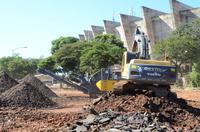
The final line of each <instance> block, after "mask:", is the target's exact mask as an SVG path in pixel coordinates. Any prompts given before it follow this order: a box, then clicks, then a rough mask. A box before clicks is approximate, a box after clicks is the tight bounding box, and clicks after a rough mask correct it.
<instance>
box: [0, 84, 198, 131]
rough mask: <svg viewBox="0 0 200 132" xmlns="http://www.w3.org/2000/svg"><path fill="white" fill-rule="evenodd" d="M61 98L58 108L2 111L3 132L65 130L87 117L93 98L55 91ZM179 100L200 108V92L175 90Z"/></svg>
mask: <svg viewBox="0 0 200 132" xmlns="http://www.w3.org/2000/svg"><path fill="white" fill-rule="evenodd" d="M52 90H53V91H54V92H55V93H56V94H57V95H58V96H60V98H53V100H54V101H56V102H57V103H58V106H57V107H54V108H47V109H31V110H30V109H29V110H27V109H23V108H17V109H14V108H0V132H1V131H12V132H13V131H20V132H21V131H22V132H23V131H61V130H62V131H63V130H65V128H66V127H67V126H69V124H70V123H72V122H73V120H75V119H80V118H83V117H84V116H85V115H86V114H85V113H84V110H83V106H85V105H87V104H90V103H91V101H92V100H91V99H90V98H89V96H88V95H86V94H83V93H82V92H79V91H76V90H70V89H60V88H52ZM175 91H176V93H177V96H178V97H179V98H183V99H186V100H187V102H188V104H189V105H191V106H193V107H196V108H200V91H197V90H193V91H191V90H190V91H189V90H175Z"/></svg>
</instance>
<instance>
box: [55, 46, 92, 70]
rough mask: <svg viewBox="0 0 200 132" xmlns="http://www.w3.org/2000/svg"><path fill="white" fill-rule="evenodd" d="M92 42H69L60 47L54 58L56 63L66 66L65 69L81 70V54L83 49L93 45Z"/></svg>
mask: <svg viewBox="0 0 200 132" xmlns="http://www.w3.org/2000/svg"><path fill="white" fill-rule="evenodd" d="M91 46H92V43H90V42H77V43H73V44H67V45H65V46H63V47H62V48H60V49H59V50H58V51H57V52H55V54H54V55H53V58H54V59H55V61H56V63H57V64H58V65H60V66H62V67H63V68H64V70H65V71H76V72H79V64H80V60H79V58H80V56H81V52H82V51H83V49H85V48H87V47H91Z"/></svg>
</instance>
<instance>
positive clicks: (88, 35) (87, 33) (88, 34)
mask: <svg viewBox="0 0 200 132" xmlns="http://www.w3.org/2000/svg"><path fill="white" fill-rule="evenodd" d="M84 34H85V39H86V40H88V41H91V40H92V39H93V38H94V37H93V34H92V31H90V30H84Z"/></svg>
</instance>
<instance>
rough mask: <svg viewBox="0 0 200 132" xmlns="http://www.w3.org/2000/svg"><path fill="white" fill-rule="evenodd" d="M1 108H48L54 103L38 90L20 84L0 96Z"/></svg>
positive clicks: (26, 84) (25, 83) (23, 83)
mask: <svg viewBox="0 0 200 132" xmlns="http://www.w3.org/2000/svg"><path fill="white" fill-rule="evenodd" d="M0 99H1V104H0V105H1V107H34V108H41V107H50V106H53V105H55V103H54V102H53V101H52V100H51V99H49V98H48V97H47V96H45V95H44V94H42V93H41V92H40V91H39V90H38V88H35V87H33V86H32V85H31V84H28V83H27V82H20V83H19V84H17V85H15V86H13V87H12V88H10V89H8V90H6V91H5V92H4V93H2V94H1V96H0Z"/></svg>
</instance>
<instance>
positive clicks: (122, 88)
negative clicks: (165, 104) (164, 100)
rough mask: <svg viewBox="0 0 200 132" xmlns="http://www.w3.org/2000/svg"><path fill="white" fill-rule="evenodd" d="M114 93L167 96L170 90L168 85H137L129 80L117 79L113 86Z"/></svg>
mask: <svg viewBox="0 0 200 132" xmlns="http://www.w3.org/2000/svg"><path fill="white" fill-rule="evenodd" d="M113 93H114V94H115V95H125V94H151V95H152V96H156V97H167V96H168V95H169V94H170V93H171V91H170V86H169V85H158V86H156V85H142V84H140V85H138V84H135V83H134V82H131V81H119V82H117V83H116V84H115V85H114V86H113Z"/></svg>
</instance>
